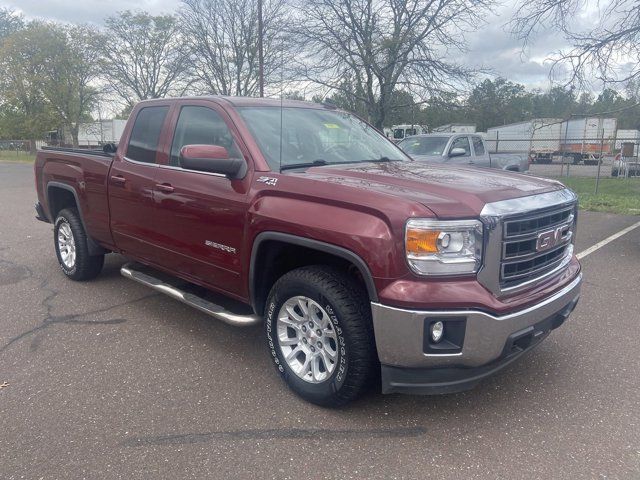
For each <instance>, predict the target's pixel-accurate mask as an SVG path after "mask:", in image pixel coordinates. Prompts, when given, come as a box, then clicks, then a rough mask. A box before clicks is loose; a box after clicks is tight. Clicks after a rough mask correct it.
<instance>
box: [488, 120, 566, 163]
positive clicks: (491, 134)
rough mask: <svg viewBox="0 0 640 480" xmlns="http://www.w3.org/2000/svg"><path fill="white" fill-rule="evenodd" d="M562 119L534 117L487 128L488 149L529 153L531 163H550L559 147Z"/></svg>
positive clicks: (497, 151) (501, 151) (500, 151)
mask: <svg viewBox="0 0 640 480" xmlns="http://www.w3.org/2000/svg"><path fill="white" fill-rule="evenodd" d="M561 126H562V119H560V118H534V119H533V120H528V121H525V122H518V123H511V124H508V125H501V126H499V127H492V128H489V129H487V136H486V141H487V143H488V145H489V149H490V151H492V152H496V153H525V154H529V158H530V160H531V162H532V163H551V160H552V158H553V155H554V153H555V152H557V151H558V150H559V148H560V135H561V133H560V132H561Z"/></svg>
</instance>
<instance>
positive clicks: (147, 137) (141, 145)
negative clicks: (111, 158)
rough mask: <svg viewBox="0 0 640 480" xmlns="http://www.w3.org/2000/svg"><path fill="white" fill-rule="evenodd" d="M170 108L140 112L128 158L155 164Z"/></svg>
mask: <svg viewBox="0 0 640 480" xmlns="http://www.w3.org/2000/svg"><path fill="white" fill-rule="evenodd" d="M168 111H169V107H146V108H143V109H142V110H140V111H139V112H138V115H137V116H136V121H135V123H134V124H133V129H132V130H131V138H130V139H129V145H128V146H127V154H126V156H127V158H130V159H131V160H136V161H138V162H145V163H155V161H156V153H157V152H158V142H159V141H160V132H161V131H162V125H163V124H164V119H165V118H166V116H167V112H168Z"/></svg>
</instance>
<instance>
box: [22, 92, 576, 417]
mask: <svg viewBox="0 0 640 480" xmlns="http://www.w3.org/2000/svg"><path fill="white" fill-rule="evenodd" d="M114 149H115V148H114ZM106 150H107V151H108V150H109V149H106ZM35 178H36V188H37V192H38V203H37V204H36V210H37V215H38V218H39V219H41V220H44V221H46V222H50V223H53V224H54V247H55V251H56V255H57V258H58V261H59V263H60V267H61V269H62V271H63V272H64V273H65V275H67V276H68V277H69V278H71V279H73V280H88V279H91V278H93V277H95V276H96V275H98V274H99V272H100V270H101V268H102V264H103V261H104V255H105V254H107V253H110V252H117V253H120V254H122V255H124V256H125V257H127V258H128V259H130V260H131V262H130V263H127V264H125V265H124V266H123V267H122V273H123V275H124V276H125V277H129V278H131V279H133V280H136V281H138V282H141V283H143V284H146V285H148V286H150V287H152V288H155V289H157V290H160V291H162V292H164V293H167V294H168V295H170V296H172V297H174V298H176V299H179V300H181V301H183V302H185V303H188V304H190V305H192V306H194V307H196V308H198V309H200V310H202V311H204V312H207V313H209V314H210V315H212V316H214V317H216V318H218V319H221V320H223V321H226V322H229V323H231V324H234V325H253V324H256V323H263V324H264V329H265V335H266V340H267V344H268V348H269V352H270V356H271V357H272V360H273V362H274V363H275V366H276V368H277V370H278V372H279V373H280V375H281V376H282V377H283V378H284V380H285V381H286V382H287V384H288V385H289V386H290V387H291V388H292V389H293V390H294V391H296V392H297V393H298V394H300V395H301V396H302V397H304V398H306V399H307V400H310V401H312V402H315V403H318V404H321V405H327V406H337V405H341V404H344V403H346V402H348V401H349V400H351V399H353V398H355V397H356V396H358V395H359V394H360V393H361V392H363V391H364V389H365V388H366V387H367V386H368V385H371V384H372V382H373V381H375V380H376V379H377V381H380V378H381V383H382V391H383V392H385V393H390V392H406V393H426V394H431V393H451V392H457V391H461V390H465V389H468V388H471V387H472V386H474V385H475V384H477V383H478V382H479V381H480V380H481V379H483V378H484V377H486V376H488V375H490V374H492V373H493V372H495V371H497V370H499V369H500V368H502V367H504V366H505V365H507V364H508V363H510V362H512V361H513V360H514V359H516V358H517V357H519V356H520V355H521V354H522V353H523V352H526V351H527V350H529V349H531V348H532V347H534V346H535V345H536V344H538V343H539V342H540V341H541V340H542V339H543V338H545V337H546V336H547V335H548V334H549V332H550V331H551V330H553V329H554V328H556V327H558V326H559V325H561V324H562V323H563V322H564V320H565V319H566V318H567V316H568V315H569V314H570V313H571V311H572V310H573V308H574V307H575V305H576V303H577V301H578V297H579V291H580V284H581V273H580V265H579V263H578V261H577V260H576V258H575V256H574V254H573V242H574V231H575V222H576V214H577V205H576V197H575V195H574V194H573V193H572V192H571V191H570V190H568V189H566V188H565V187H564V186H563V185H562V184H560V183H558V182H554V181H548V180H542V179H538V178H534V177H530V176H525V175H519V174H511V173H503V172H498V171H486V170H473V169H469V168H462V167H458V168H456V167H443V166H437V165H426V164H420V163H417V162H413V161H411V159H410V158H408V157H407V156H406V155H404V154H403V153H402V151H401V150H399V149H398V148H397V147H396V146H395V145H393V144H392V143H391V142H390V141H388V140H387V139H386V138H385V137H384V136H383V135H382V134H380V133H379V132H378V131H377V130H375V129H374V128H373V127H371V126H370V125H368V124H366V123H365V122H363V121H361V120H360V119H358V118H357V117H355V116H353V115H351V114H349V113H346V112H344V111H341V110H337V109H335V108H334V107H331V106H326V105H319V104H311V103H304V102H294V101H285V102H284V103H281V102H280V101H274V100H266V99H252V98H226V97H206V98H176V99H166V100H152V101H145V102H142V103H140V104H139V105H137V106H136V108H135V109H134V111H133V112H132V114H131V117H130V119H129V123H128V125H127V128H126V129H125V131H124V134H123V136H122V139H121V141H120V145H119V146H118V147H117V150H116V151H115V152H114V153H105V152H88V151H82V150H64V149H55V148H45V149H43V150H41V151H40V152H39V153H38V156H37V160H36V164H35ZM380 373H381V377H380V376H379V374H380Z"/></svg>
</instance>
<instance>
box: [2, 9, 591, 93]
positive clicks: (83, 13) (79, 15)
mask: <svg viewBox="0 0 640 480" xmlns="http://www.w3.org/2000/svg"><path fill="white" fill-rule="evenodd" d="M513 3H514V2H512V1H508V0H505V1H504V3H503V5H501V6H498V7H495V9H494V10H495V12H494V14H492V15H489V16H487V18H486V24H485V25H484V26H483V27H481V29H480V30H479V31H478V32H474V33H471V34H468V35H467V40H468V44H469V52H468V53H465V54H463V55H462V57H461V58H459V60H460V61H461V63H464V64H466V65H473V66H484V67H488V68H490V69H492V70H493V71H494V72H495V74H497V75H500V76H503V77H505V78H507V79H509V80H512V81H515V82H518V83H523V84H525V85H526V86H527V87H528V88H542V89H545V88H548V86H549V78H548V75H549V65H548V63H547V62H545V59H546V58H548V56H549V55H550V54H552V53H553V52H555V51H558V50H560V49H562V48H565V47H566V45H565V43H564V41H563V39H562V37H561V36H560V35H557V34H554V33H553V32H549V31H546V32H540V34H539V35H538V37H537V39H536V41H534V42H533V43H532V44H531V45H530V47H529V49H528V51H527V52H525V54H524V55H523V54H522V50H521V45H520V44H519V42H518V41H517V40H516V39H514V38H512V37H511V36H510V34H509V33H508V32H507V31H506V30H507V29H506V28H505V24H506V23H507V22H508V21H509V19H510V18H511V15H512V8H513V7H512V4H513ZM179 4H180V0H137V1H133V0H0V6H6V7H9V8H13V9H15V10H18V11H21V12H22V13H23V14H24V15H25V16H27V17H28V18H36V17H37V18H44V19H49V20H57V21H65V22H74V23H85V22H89V23H97V24H100V23H102V21H103V19H104V18H105V17H107V16H109V15H112V14H113V13H115V12H117V11H119V10H126V9H130V10H135V9H142V10H146V11H148V12H150V13H153V14H157V13H171V12H174V11H175V10H176V9H177V8H178V6H179ZM575 21H576V22H578V23H582V24H584V25H588V24H589V23H592V22H594V21H595V13H594V12H593V11H591V12H584V14H583V15H581V16H579V18H576V19H575ZM452 55H457V56H459V57H460V53H458V52H452Z"/></svg>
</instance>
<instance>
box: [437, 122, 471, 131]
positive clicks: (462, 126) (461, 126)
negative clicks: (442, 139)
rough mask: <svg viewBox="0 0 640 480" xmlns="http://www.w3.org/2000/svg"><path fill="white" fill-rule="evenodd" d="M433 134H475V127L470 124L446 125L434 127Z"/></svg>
mask: <svg viewBox="0 0 640 480" xmlns="http://www.w3.org/2000/svg"><path fill="white" fill-rule="evenodd" d="M433 133H476V126H475V124H471V123H447V124H446V125H440V126H439V127H435V128H434V129H433Z"/></svg>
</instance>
